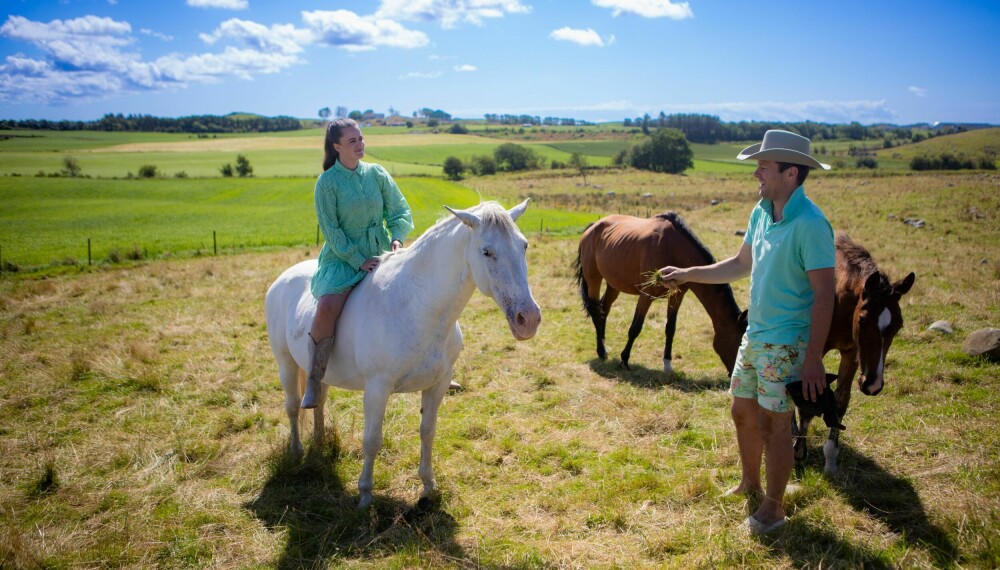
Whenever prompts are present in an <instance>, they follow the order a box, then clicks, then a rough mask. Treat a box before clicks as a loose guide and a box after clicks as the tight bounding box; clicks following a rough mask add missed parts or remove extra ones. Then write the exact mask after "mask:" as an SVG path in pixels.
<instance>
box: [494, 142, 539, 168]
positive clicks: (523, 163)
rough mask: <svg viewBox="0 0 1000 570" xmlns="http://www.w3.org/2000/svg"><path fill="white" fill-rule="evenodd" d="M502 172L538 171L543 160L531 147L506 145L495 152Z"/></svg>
mask: <svg viewBox="0 0 1000 570" xmlns="http://www.w3.org/2000/svg"><path fill="white" fill-rule="evenodd" d="M493 157H494V158H495V159H496V161H497V166H498V167H499V169H500V170H506V171H509V172H514V171H517V170H537V169H539V168H541V166H542V160H541V158H540V157H539V156H538V155H537V154H536V153H535V151H534V150H532V149H531V148H530V147H526V146H524V145H519V144H515V143H504V144H502V145H500V146H498V147H497V148H496V149H494V151H493Z"/></svg>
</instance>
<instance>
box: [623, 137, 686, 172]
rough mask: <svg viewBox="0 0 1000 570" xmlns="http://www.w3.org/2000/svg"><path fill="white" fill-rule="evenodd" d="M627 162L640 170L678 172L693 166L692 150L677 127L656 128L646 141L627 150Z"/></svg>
mask: <svg viewBox="0 0 1000 570" xmlns="http://www.w3.org/2000/svg"><path fill="white" fill-rule="evenodd" d="M625 161H626V163H627V164H629V165H630V166H632V167H634V168H639V169H642V170H652V171H653V172H666V173H669V174H680V173H681V172H684V171H685V170H687V169H688V168H691V167H692V166H694V152H693V151H692V150H691V145H690V144H688V141H687V139H685V138H684V133H682V132H680V131H679V130H677V129H658V130H657V131H656V132H655V133H654V134H653V136H652V137H650V139H649V140H648V141H644V142H642V143H639V144H637V145H635V146H633V147H631V148H630V149H629V150H628V153H627V155H626V157H625Z"/></svg>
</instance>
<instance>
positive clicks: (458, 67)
mask: <svg viewBox="0 0 1000 570" xmlns="http://www.w3.org/2000/svg"><path fill="white" fill-rule="evenodd" d="M454 69H455V71H457V72H459V73H468V72H471V71H476V66H475V65H469V64H468V63H463V64H462V65H456V66H455V68H454Z"/></svg>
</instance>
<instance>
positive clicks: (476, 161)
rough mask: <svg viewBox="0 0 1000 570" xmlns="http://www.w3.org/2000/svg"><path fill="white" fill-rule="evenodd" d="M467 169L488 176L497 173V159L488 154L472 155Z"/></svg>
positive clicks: (478, 174)
mask: <svg viewBox="0 0 1000 570" xmlns="http://www.w3.org/2000/svg"><path fill="white" fill-rule="evenodd" d="M470 162H471V163H472V164H470V165H469V170H471V171H472V173H473V174H475V175H477V176H488V175H490V174H496V173H497V161H496V159H495V158H493V157H492V156H489V155H477V156H473V157H472V159H471V160H470Z"/></svg>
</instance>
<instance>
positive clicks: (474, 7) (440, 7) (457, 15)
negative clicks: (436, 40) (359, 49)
mask: <svg viewBox="0 0 1000 570" xmlns="http://www.w3.org/2000/svg"><path fill="white" fill-rule="evenodd" d="M530 12H531V6H525V5H524V4H521V2H520V1H519V0H382V5H381V6H379V9H378V10H377V11H376V12H375V16H377V17H384V18H389V19H392V20H407V21H408V20H420V21H425V22H439V23H440V25H441V27H443V28H454V27H455V26H456V25H458V24H460V23H469V24H474V25H477V26H481V25H483V20H484V19H486V18H502V17H503V16H504V15H506V14H528V13H530Z"/></svg>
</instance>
